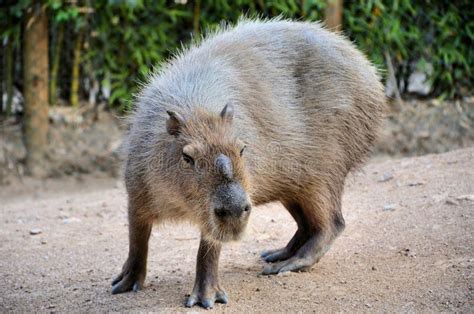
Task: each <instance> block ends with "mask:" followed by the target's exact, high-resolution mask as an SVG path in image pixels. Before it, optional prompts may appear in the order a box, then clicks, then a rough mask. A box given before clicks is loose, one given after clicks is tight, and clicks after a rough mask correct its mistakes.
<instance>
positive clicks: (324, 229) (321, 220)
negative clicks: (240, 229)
mask: <svg viewBox="0 0 474 314" xmlns="http://www.w3.org/2000/svg"><path fill="white" fill-rule="evenodd" d="M321 205H329V204H327V203H326V204H325V203H324V202H321V201H319V202H318V201H316V199H313V201H312V202H305V204H303V205H301V208H302V210H303V215H304V216H305V220H304V224H303V226H304V228H305V232H304V233H305V234H306V235H305V238H306V240H305V242H304V243H303V244H302V245H300V247H299V248H298V249H297V250H296V252H294V253H293V254H291V255H290V257H288V258H286V259H285V260H282V261H280V262H277V263H274V264H271V265H267V266H266V267H265V268H264V270H263V274H266V275H267V274H278V273H281V272H286V271H305V270H309V269H310V268H311V266H313V265H314V264H315V263H317V262H318V261H319V260H320V259H321V257H323V256H324V254H325V253H326V252H327V251H328V250H329V248H330V247H331V244H332V242H333V241H334V239H335V238H336V237H337V236H338V235H339V234H340V233H341V232H342V230H343V229H344V219H343V218H342V214H341V211H340V200H334V202H333V204H331V205H332V207H331V209H328V208H324V207H322V206H321Z"/></svg>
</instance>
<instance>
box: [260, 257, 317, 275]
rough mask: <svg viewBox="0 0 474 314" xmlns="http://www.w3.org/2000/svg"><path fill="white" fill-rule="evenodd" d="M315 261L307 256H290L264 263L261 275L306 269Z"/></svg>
mask: <svg viewBox="0 0 474 314" xmlns="http://www.w3.org/2000/svg"><path fill="white" fill-rule="evenodd" d="M314 264H315V262H314V261H313V260H312V259H310V258H307V257H291V258H289V259H287V260H284V261H281V262H277V263H274V264H270V265H266V266H265V267H264V268H263V271H262V274H263V275H275V274H278V273H284V272H287V271H307V270H309V269H310V268H311V266H313V265H314Z"/></svg>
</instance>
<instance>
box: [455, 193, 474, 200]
mask: <svg viewBox="0 0 474 314" xmlns="http://www.w3.org/2000/svg"><path fill="white" fill-rule="evenodd" d="M456 199H457V200H458V201H471V202H474V194H470V195H469V194H466V195H459V196H458V197H456Z"/></svg>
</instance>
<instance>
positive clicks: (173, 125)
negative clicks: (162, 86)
mask: <svg viewBox="0 0 474 314" xmlns="http://www.w3.org/2000/svg"><path fill="white" fill-rule="evenodd" d="M166 112H167V113H168V115H169V116H170V117H169V119H168V120H167V121H166V130H167V131H168V133H169V134H171V135H174V136H177V135H178V134H179V133H180V131H181V128H182V127H183V125H184V122H185V121H184V118H183V116H182V115H180V114H179V113H177V112H174V111H169V110H167V111H166Z"/></svg>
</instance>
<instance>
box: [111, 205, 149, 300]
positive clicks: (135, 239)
mask: <svg viewBox="0 0 474 314" xmlns="http://www.w3.org/2000/svg"><path fill="white" fill-rule="evenodd" d="M128 219H129V238H130V239H129V241H130V243H129V246H130V247H129V252H128V258H127V261H126V262H125V264H124V265H123V267H122V272H121V273H120V274H119V275H118V276H117V277H116V278H115V279H114V280H113V281H112V294H117V293H122V292H127V291H130V290H133V291H135V292H136V291H138V290H140V289H141V288H142V286H143V282H144V281H145V276H146V261H147V256H148V240H149V239H150V233H151V228H152V221H149V220H148V219H144V217H141V216H140V215H138V214H137V213H136V208H133V207H130V208H129V218H128Z"/></svg>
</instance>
